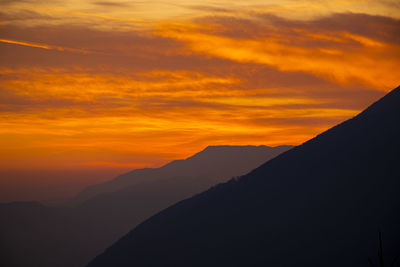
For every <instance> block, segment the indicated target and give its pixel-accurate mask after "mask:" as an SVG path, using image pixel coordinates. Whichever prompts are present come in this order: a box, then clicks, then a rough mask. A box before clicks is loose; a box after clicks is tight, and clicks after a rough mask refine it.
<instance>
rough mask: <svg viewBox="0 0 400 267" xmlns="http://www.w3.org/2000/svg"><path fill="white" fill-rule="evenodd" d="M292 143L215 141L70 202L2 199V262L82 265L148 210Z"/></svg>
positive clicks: (265, 158)
mask: <svg viewBox="0 0 400 267" xmlns="http://www.w3.org/2000/svg"><path fill="white" fill-rule="evenodd" d="M291 148H292V147H291V146H278V147H268V146H210V147H207V148H206V149H204V150H203V151H201V152H199V153H197V154H195V155H193V156H192V157H189V158H187V159H185V160H176V161H172V162H170V163H168V164H166V165H164V166H162V167H160V168H154V169H142V170H134V171H132V172H129V173H127V174H124V175H121V176H119V177H117V178H116V179H114V180H111V181H110V182H107V183H103V184H100V185H95V186H91V187H89V188H88V189H86V190H84V191H83V192H82V193H81V194H79V195H78V196H77V198H75V199H74V200H73V201H72V202H73V204H74V205H73V206H69V207H48V206H44V205H42V204H39V203H35V202H24V203H9V204H0V217H1V218H2V220H0V248H5V249H4V250H3V251H5V253H2V254H4V257H3V255H1V254H0V257H2V258H0V263H1V262H2V263H6V266H41V267H45V266H46V267H47V266H49V267H50V266H58V267H61V266H62V267H64V266H65V267H74V266H84V265H85V264H87V263H88V262H89V261H90V260H91V259H92V258H94V257H95V256H96V255H98V254H99V253H101V252H102V251H103V250H104V249H105V248H107V247H108V246H109V245H111V244H112V243H114V242H115V241H117V240H118V238H120V237H121V236H123V235H124V234H126V233H127V232H128V231H129V230H130V229H132V227H134V226H136V225H137V224H139V223H140V222H142V221H143V220H145V219H146V218H148V217H150V216H151V215H153V214H155V213H157V212H159V211H160V210H162V209H164V208H167V207H168V206H170V205H172V204H174V203H176V202H178V201H180V200H183V199H185V198H188V197H191V196H193V195H194V194H197V193H199V192H201V191H204V190H206V189H208V188H209V187H210V186H213V185H215V184H217V183H220V182H224V181H227V180H229V179H230V178H232V176H239V175H243V174H245V173H247V172H249V171H251V170H252V169H254V168H256V167H258V166H259V165H261V164H262V163H264V162H265V161H268V160H270V159H272V158H273V157H275V156H277V155H279V154H280V153H282V152H284V151H287V150H289V149H291ZM5 256H7V258H6V257H5Z"/></svg>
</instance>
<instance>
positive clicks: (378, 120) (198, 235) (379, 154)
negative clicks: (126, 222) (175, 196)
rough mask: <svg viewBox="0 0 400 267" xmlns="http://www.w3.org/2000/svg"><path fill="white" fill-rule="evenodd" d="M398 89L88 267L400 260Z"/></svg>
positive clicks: (159, 219) (136, 233) (184, 204)
mask: <svg viewBox="0 0 400 267" xmlns="http://www.w3.org/2000/svg"><path fill="white" fill-rule="evenodd" d="M399 160H400V87H398V88H396V89H394V90H393V91H392V92H390V93H389V94H387V95H386V96H385V97H383V98H382V99H381V100H379V101H377V102H376V103H374V104H373V105H371V106H370V107H369V108H367V109H366V110H365V111H363V112H362V113H360V114H359V115H358V116H356V117H354V118H353V119H350V120H348V121H345V122H344V123H341V124H339V125H337V126H335V127H333V128H332V129H330V130H328V131H326V132H324V133H322V134H320V135H318V136H317V137H315V138H313V139H311V140H310V141H308V142H306V143H304V144H302V145H300V146H298V147H296V148H294V149H291V150H289V151H287V152H285V153H283V154H281V155H280V156H278V157H276V158H274V159H272V160H270V161H268V162H267V163H265V164H263V165H262V166H260V167H259V168H257V169H255V170H254V171H252V172H250V173H249V174H247V175H245V176H243V177H240V178H239V179H232V180H230V181H229V182H226V183H223V184H219V185H217V186H214V187H213V188H211V189H209V190H208V191H206V192H203V193H201V194H198V195H196V196H194V197H192V198H190V199H187V200H184V201H181V202H179V203H177V204H176V205H174V206H172V207H170V208H168V209H166V210H164V211H162V212H160V213H158V214H157V215H155V216H153V217H152V218H150V219H148V220H147V221H145V222H144V223H142V224H140V225H139V226H138V227H136V228H135V229H133V230H132V231H131V232H130V233H129V234H127V235H126V236H125V237H123V238H122V239H120V240H119V241H118V242H117V243H115V244H114V245H113V246H111V247H110V248H109V249H107V250H106V251H105V252H104V253H103V254H101V255H99V256H98V257H96V258H95V259H94V260H93V261H92V262H91V263H90V264H89V265H88V266H89V267H97V266H175V267H177V266H282V267H286V266H308V267H309V266H318V267H319V266H326V267H330V266H332V267H333V266H348V267H350V266H351V267H357V266H360V267H361V266H367V265H368V260H367V259H368V257H374V255H376V251H377V241H376V240H377V235H378V231H382V233H383V242H384V253H385V256H386V257H387V259H388V261H389V260H391V259H393V258H394V257H395V256H396V255H400V212H399V211H400V168H399Z"/></svg>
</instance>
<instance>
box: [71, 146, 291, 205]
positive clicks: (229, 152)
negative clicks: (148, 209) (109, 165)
mask: <svg viewBox="0 0 400 267" xmlns="http://www.w3.org/2000/svg"><path fill="white" fill-rule="evenodd" d="M291 148H292V146H277V147H268V146H209V147H207V148H206V149H204V150H203V151H200V152H199V153H197V154H195V155H193V156H191V157H189V158H187V159H184V160H174V161H171V162H170V163H168V164H165V165H164V166H162V167H160V168H145V169H137V170H133V171H131V172H128V173H125V174H122V175H120V176H118V177H116V178H115V179H113V180H111V181H108V182H105V183H101V184H96V185H92V186H89V187H87V188H85V189H84V190H83V191H82V192H80V193H79V194H78V195H77V196H76V197H75V198H74V199H73V201H72V202H73V203H83V202H84V201H86V200H87V199H89V198H92V197H94V196H96V195H98V194H101V193H110V192H115V191H118V190H121V189H123V188H126V187H129V186H133V185H135V184H139V183H142V182H150V181H161V180H166V179H169V178H172V177H189V176H193V175H194V174H195V175H196V176H198V177H208V178H209V179H217V180H219V181H221V178H224V179H225V178H229V177H232V176H236V175H242V174H245V173H247V172H249V171H251V170H252V169H253V168H254V167H255V166H258V165H261V164H262V163H264V162H265V161H267V160H270V159H271V158H273V157H275V156H277V155H279V154H280V153H282V152H285V151H287V150H289V149H291ZM233 163H236V164H233ZM206 166H207V167H206Z"/></svg>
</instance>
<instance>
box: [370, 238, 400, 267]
mask: <svg viewBox="0 0 400 267" xmlns="http://www.w3.org/2000/svg"><path fill="white" fill-rule="evenodd" d="M378 239H379V244H378V263H379V264H378V265H377V266H379V267H385V261H384V260H383V249H382V233H381V231H379V234H378ZM398 257H399V256H396V257H395V258H394V259H393V261H392V263H391V264H390V265H388V267H394V266H395V264H396V261H397V259H398ZM368 262H369V265H370V266H371V267H375V265H374V263H373V262H372V259H371V258H368Z"/></svg>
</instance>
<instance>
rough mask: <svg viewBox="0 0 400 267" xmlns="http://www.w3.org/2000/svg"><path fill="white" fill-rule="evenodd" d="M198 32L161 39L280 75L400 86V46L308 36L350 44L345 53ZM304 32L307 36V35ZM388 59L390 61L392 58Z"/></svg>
mask: <svg viewBox="0 0 400 267" xmlns="http://www.w3.org/2000/svg"><path fill="white" fill-rule="evenodd" d="M205 28H209V26H208V27H204V26H201V25H200V26H199V27H198V28H197V29H196V28H194V27H193V26H192V24H189V25H188V26H185V25H184V24H182V23H180V24H176V23H166V24H161V25H160V27H159V31H157V34H159V35H161V36H163V37H167V38H173V39H177V40H179V41H182V42H185V43H186V44H187V45H188V48H189V49H190V50H191V51H193V52H195V53H202V54H206V55H210V56H215V57H220V58H225V59H230V60H234V61H238V62H243V63H246V62H252V63H257V64H266V65H269V66H274V67H276V68H277V69H278V70H281V71H303V72H309V73H311V74H314V75H317V76H321V77H324V78H327V79H333V80H334V81H337V82H339V83H350V82H352V81H354V80H359V81H361V82H363V83H364V84H367V85H369V86H372V87H377V88H380V89H382V90H387V88H393V87H395V86H396V85H397V83H398V78H397V75H396V73H397V69H399V67H400V57H393V56H392V55H400V45H394V44H388V43H383V42H379V41H377V40H373V39H371V38H367V37H363V36H359V35H356V34H350V33H347V32H343V33H342V32H332V33H330V34H328V35H322V34H319V35H318V36H316V35H314V34H313V33H306V35H308V36H310V37H314V38H315V37H317V38H322V39H325V40H331V41H333V42H336V41H337V40H339V41H340V42H349V39H350V40H352V41H356V42H357V44H349V45H348V46H347V47H346V48H345V49H343V48H337V49H326V48H323V47H321V48H318V47H305V46H301V45H295V44H296V42H298V40H296V38H294V39H293V40H290V43H287V42H285V41H284V39H283V38H290V37H285V36H279V37H270V38H262V39H261V38H258V39H243V38H240V39H237V38H233V37H227V36H223V35H216V34H213V33H212V32H210V33H207V32H206V31H204V30H203V29H205ZM304 31H305V30H304ZM386 55H390V56H389V57H388V56H386Z"/></svg>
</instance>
